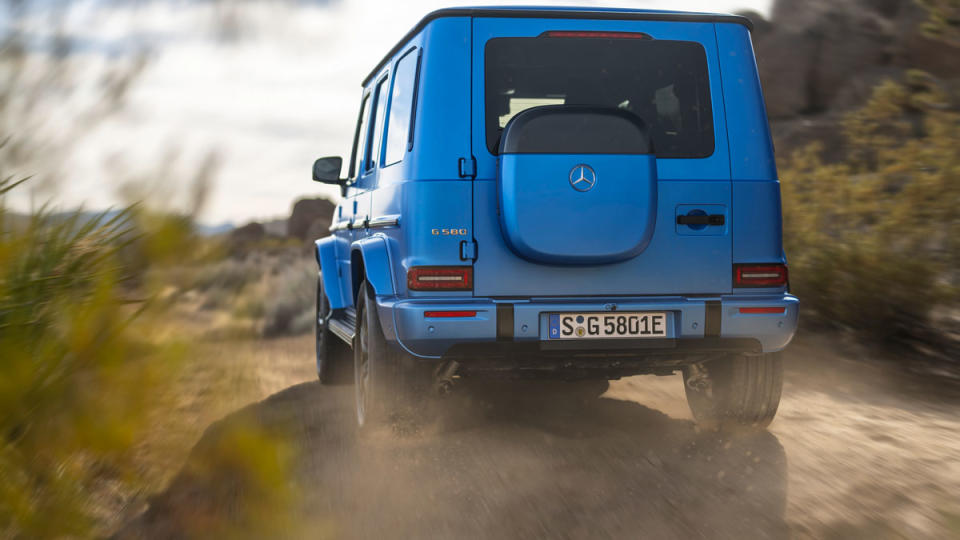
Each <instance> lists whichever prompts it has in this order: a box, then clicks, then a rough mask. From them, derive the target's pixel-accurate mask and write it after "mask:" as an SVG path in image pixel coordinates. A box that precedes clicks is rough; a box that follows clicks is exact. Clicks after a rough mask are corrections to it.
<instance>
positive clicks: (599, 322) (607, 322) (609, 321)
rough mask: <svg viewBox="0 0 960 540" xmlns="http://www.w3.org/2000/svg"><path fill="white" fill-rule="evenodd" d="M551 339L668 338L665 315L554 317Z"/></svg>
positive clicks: (560, 314) (635, 314) (578, 315)
mask: <svg viewBox="0 0 960 540" xmlns="http://www.w3.org/2000/svg"><path fill="white" fill-rule="evenodd" d="M549 332H550V339H613V338H640V339H647V338H665V337H667V314H666V313H627V312H617V313H552V314H550V329H549Z"/></svg>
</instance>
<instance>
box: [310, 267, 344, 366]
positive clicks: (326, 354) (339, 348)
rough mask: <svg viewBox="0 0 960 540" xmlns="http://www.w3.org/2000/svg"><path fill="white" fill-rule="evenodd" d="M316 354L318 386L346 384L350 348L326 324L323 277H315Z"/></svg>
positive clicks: (326, 313) (327, 310) (327, 312)
mask: <svg viewBox="0 0 960 540" xmlns="http://www.w3.org/2000/svg"><path fill="white" fill-rule="evenodd" d="M315 313H316V317H315V318H314V320H315V327H316V332H315V333H316V343H317V347H316V351H317V352H316V354H317V377H318V378H319V379H320V384H348V383H350V382H352V381H353V378H352V377H351V375H352V371H351V369H350V367H351V365H352V363H353V362H352V358H351V354H350V347H348V346H347V344H346V343H344V342H343V340H341V339H340V338H338V337H337V336H335V335H333V334H332V333H331V332H330V328H329V326H328V325H327V322H328V320H329V318H330V301H329V300H327V295H326V294H325V292H324V290H323V277H322V276H320V275H318V276H317V304H316V310H315Z"/></svg>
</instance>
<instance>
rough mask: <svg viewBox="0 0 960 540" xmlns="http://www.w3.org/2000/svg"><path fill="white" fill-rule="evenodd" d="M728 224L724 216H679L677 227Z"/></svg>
mask: <svg viewBox="0 0 960 540" xmlns="http://www.w3.org/2000/svg"><path fill="white" fill-rule="evenodd" d="M725 223H726V217H725V216H724V215H723V214H711V215H709V216H707V215H699V216H677V225H715V226H721V225H724V224H725Z"/></svg>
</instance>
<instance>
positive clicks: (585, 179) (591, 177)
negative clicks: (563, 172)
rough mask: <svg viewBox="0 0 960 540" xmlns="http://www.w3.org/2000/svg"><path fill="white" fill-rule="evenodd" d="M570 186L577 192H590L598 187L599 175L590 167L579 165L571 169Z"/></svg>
mask: <svg viewBox="0 0 960 540" xmlns="http://www.w3.org/2000/svg"><path fill="white" fill-rule="evenodd" d="M570 185H571V186H573V189H575V190H577V191H590V190H591V189H593V186H595V185H597V173H596V172H594V170H593V169H592V168H591V167H590V166H589V165H583V164H580V165H577V166H576V167H574V168H573V169H570Z"/></svg>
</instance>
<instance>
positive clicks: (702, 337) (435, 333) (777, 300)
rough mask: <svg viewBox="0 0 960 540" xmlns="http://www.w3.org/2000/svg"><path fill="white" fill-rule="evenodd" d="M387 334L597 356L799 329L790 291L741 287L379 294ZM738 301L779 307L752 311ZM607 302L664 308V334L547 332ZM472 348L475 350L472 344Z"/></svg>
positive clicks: (396, 340) (774, 338) (409, 344)
mask: <svg viewBox="0 0 960 540" xmlns="http://www.w3.org/2000/svg"><path fill="white" fill-rule="evenodd" d="M377 308H378V313H379V315H380V321H381V324H382V326H383V329H384V334H385V337H386V338H387V341H389V342H391V343H393V344H394V345H396V346H398V347H400V348H402V349H404V350H406V351H407V352H408V353H410V354H412V355H414V356H418V357H422V358H434V359H440V358H451V357H461V356H464V355H468V356H490V355H502V354H507V353H509V352H511V351H513V354H518V353H524V352H526V353H528V354H529V353H532V352H536V351H539V353H543V354H542V355H544V356H550V355H553V354H558V353H559V354H564V355H567V356H569V355H571V354H573V355H584V354H591V353H595V354H596V355H598V356H607V357H614V356H617V357H619V356H624V355H628V356H634V357H641V358H642V357H647V356H664V355H671V354H672V355H678V356H679V355H683V354H688V353H690V352H691V351H701V352H702V351H707V350H717V351H743V352H755V353H759V352H775V351H779V350H782V349H783V348H784V347H786V346H787V344H789V343H790V340H791V339H793V335H794V333H795V332H796V329H797V321H798V315H799V300H797V298H796V297H794V296H792V295H789V294H774V295H760V294H742V295H727V296H718V297H712V298H702V297H695V298H686V297H679V296H673V297H645V298H589V299H583V298H565V299H530V300H494V299H489V298H449V299H447V298H443V299H397V298H391V297H381V298H378V299H377ZM742 308H747V311H749V308H782V310H779V311H776V312H774V313H749V312H743V311H742ZM611 310H615V311H621V312H631V311H662V312H667V313H668V338H666V339H649V340H629V341H622V340H604V341H592V340H591V341H558V340H549V339H547V328H548V324H549V323H548V315H549V314H550V313H562V312H577V313H585V312H597V313H609V312H610V311H611ZM429 311H470V312H476V315H473V316H465V317H453V318H435V317H427V316H426V315H427V312H429ZM471 351H475V352H471Z"/></svg>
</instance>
